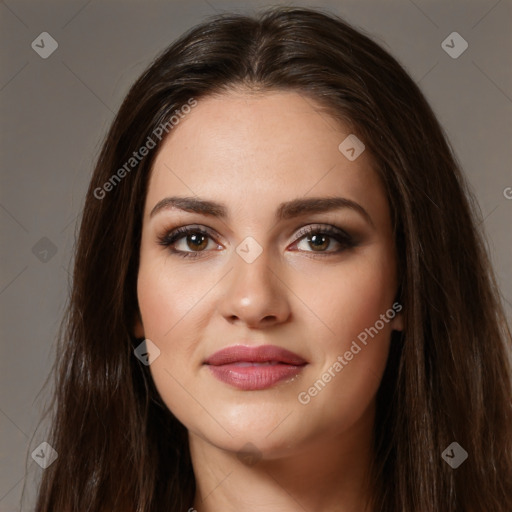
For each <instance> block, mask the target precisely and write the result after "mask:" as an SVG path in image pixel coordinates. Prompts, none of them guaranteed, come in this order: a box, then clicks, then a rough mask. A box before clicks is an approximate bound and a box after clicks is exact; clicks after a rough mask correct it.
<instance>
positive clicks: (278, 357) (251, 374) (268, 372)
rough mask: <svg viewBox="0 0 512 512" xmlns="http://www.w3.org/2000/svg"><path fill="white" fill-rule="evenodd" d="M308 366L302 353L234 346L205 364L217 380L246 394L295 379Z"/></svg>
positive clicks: (210, 358)
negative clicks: (301, 355)
mask: <svg viewBox="0 0 512 512" xmlns="http://www.w3.org/2000/svg"><path fill="white" fill-rule="evenodd" d="M307 364H308V362H307V361H306V360H305V359H303V358H302V357H300V356H299V355H298V354H295V353H294V352H290V351H289V350H286V349H283V348H281V347H277V346H274V345H262V346H259V347H255V346H247V345H234V346H231V347H227V348H225V349H222V350H219V351H218V352H215V354H213V355H212V356H210V357H209V358H208V359H206V360H205V362H204V365H206V366H207V367H208V368H209V370H210V371H211V372H212V374H213V376H214V377H215V378H217V379H218V380H220V381H221V382H224V383H226V384H228V385H230V386H232V387H235V388H237V389H241V390H244V391H255V390H261V389H268V388H270V387H273V386H274V385H276V384H277V383H278V382H281V381H285V380H286V381H291V380H294V379H295V377H296V376H297V375H299V374H300V373H301V372H302V370H303V369H304V367H305V366H306V365H307Z"/></svg>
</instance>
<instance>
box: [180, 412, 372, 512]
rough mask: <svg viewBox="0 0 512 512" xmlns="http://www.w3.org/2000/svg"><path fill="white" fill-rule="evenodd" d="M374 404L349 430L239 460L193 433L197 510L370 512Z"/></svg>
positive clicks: (238, 511)
mask: <svg viewBox="0 0 512 512" xmlns="http://www.w3.org/2000/svg"><path fill="white" fill-rule="evenodd" d="M374 414H375V411H374V405H373V404H372V406H371V407H370V408H369V409H368V410H367V411H366V413H365V414H364V416H363V417H362V418H361V419H360V420H359V421H358V422H357V423H356V424H354V425H353V426H352V427H350V429H349V430H348V431H343V432H337V433H330V434H328V433H320V434H319V435H318V436H316V438H315V440H314V441H311V442H310V443H308V444H307V445H304V446H301V447H300V448H297V449H294V450H293V452H290V453H288V454H286V455H285V456H282V457H279V458H272V453H270V452H269V453H267V454H266V453H262V454H261V457H262V458H261V459H259V460H258V459H257V458H256V459H253V460H251V459H248V460H247V459H244V460H240V458H239V457H238V456H237V453H236V452H233V451H228V450H223V449H220V448H218V447H217V446H214V445H212V444H211V443H208V442H207V441H205V440H204V439H203V438H200V437H198V436H197V435H195V434H192V433H189V443H190V453H191V457H192V464H193V467H194V474H195V478H196V495H195V499H194V506H193V509H195V510H197V512H217V511H219V510H222V511H223V512H234V511H236V512H244V511H251V512H259V511H265V512H274V511H275V512H277V511H279V512H297V511H298V510H315V511H319V512H320V511H329V512H356V511H357V512H371V510H370V509H369V508H368V507H367V506H366V500H367V497H368V496H369V492H370V491H371V482H370V478H369V471H370V466H371V463H372V459H373V452H372V435H373V421H374Z"/></svg>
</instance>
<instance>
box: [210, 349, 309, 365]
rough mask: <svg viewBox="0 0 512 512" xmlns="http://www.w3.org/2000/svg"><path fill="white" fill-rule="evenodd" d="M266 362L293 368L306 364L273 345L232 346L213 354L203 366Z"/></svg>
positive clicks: (289, 352)
mask: <svg viewBox="0 0 512 512" xmlns="http://www.w3.org/2000/svg"><path fill="white" fill-rule="evenodd" d="M266 361H276V362H280V363H284V364H291V365H295V366H300V365H304V364H306V363H307V361H306V360H305V359H303V358H302V357H300V356H299V355H297V354H295V353H294V352H291V351H290V350H286V349H285V348H282V347H277V346H275V345H260V346H248V345H233V346H231V347H226V348H223V349H221V350H219V351H218V352H215V353H214V354H213V355H211V356H210V357H208V359H206V361H205V364H209V365H212V366H221V365H223V364H230V363H238V362H249V363H264V362H266Z"/></svg>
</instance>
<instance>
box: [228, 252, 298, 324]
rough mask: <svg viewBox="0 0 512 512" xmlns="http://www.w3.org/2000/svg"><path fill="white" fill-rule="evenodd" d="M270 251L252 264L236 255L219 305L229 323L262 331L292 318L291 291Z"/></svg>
mask: <svg viewBox="0 0 512 512" xmlns="http://www.w3.org/2000/svg"><path fill="white" fill-rule="evenodd" d="M267 252H268V251H265V250H264V251H263V253H262V254H261V255H260V256H259V257H258V258H257V259H256V260H255V261H253V262H252V263H248V262H246V261H244V259H242V258H241V257H240V256H239V255H238V254H236V253H234V254H233V264H234V268H233V270H232V271H231V272H230V273H229V275H228V276H227V283H226V284H225V287H226V288H225V290H224V291H223V292H224V293H223V296H222V299H221V304H220V311H221V314H222V315H223V317H224V318H225V319H226V320H227V321H228V322H229V323H237V322H238V323H243V324H246V325H247V326H248V327H250V328H260V329H261V328H267V327H270V326H273V325H277V324H280V323H283V322H286V321H287V320H288V319H289V317H290V315H291V309H290V302H289V293H290V291H289V289H288V288H287V286H286V284H285V282H284V280H283V276H281V275H279V269H278V265H275V264H274V265H272V262H270V261H269V258H267V255H266V253H267Z"/></svg>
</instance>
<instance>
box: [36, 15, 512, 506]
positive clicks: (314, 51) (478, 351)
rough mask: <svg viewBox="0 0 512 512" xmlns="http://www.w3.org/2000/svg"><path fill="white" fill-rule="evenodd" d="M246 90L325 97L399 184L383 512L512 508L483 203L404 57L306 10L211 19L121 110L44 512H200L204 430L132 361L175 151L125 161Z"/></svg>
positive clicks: (382, 445) (506, 381) (507, 399)
mask: <svg viewBox="0 0 512 512" xmlns="http://www.w3.org/2000/svg"><path fill="white" fill-rule="evenodd" d="M233 88H243V89H245V90H248V91H250V90H253V91H254V90H257V91H262V92H265V91H272V90H290V91H298V92H300V93H301V94H303V95H304V97H308V98H310V99H312V100H314V101H315V102H316V103H317V104H319V105H321V106H322V107H323V108H325V109H326V111H327V112H329V113H330V114H331V115H332V116H333V117H334V118H336V119H339V120H341V121H343V122H344V123H348V124H349V126H350V127H352V129H353V131H354V133H357V134H358V137H359V138H361V139H362V140H363V142H364V144H365V145H366V148H367V149H368V150H369V151H370V152H371V154H372V155H373V158H374V161H375V163H376V167H377V169H378V172H379V174H380V176H381V178H382V180H383V183H384V184H385V188H386V191H387V195H388V199H389V204H390V208H391V212H392V219H393V226H394V236H395V241H396V247H397V254H398V268H399V275H400V295H399V300H400V303H401V304H402V305H403V308H404V309H403V312H404V321H405V329H404V331H403V333H402V334H401V335H400V336H396V335H394V337H393V340H392V345H391V351H390V355H389V359H388V365H387V368H386V372H385V374H384V377H383V380H382V383H381V386H380V388H379V392H378V396H377V418H376V427H375V435H374V437H375V446H374V449H375V462H374V467H373V473H372V474H373V478H374V489H375V492H374V496H372V499H373V504H374V510H375V511H381V512H397V511H409V512H417V511H421V512H439V511H442V512H456V511H457V512H461V511H464V512H466V511H481V512H484V511H485V512H488V511H490V510H492V511H493V512H510V511H511V510H512V496H511V492H510V491H511V489H512V433H511V425H512V407H511V396H512V393H511V387H512V385H511V369H510V366H509V360H508V354H509V351H510V349H511V346H512V341H511V333H510V328H509V326H508V325H507V322H506V319H505V315H504V312H503V307H502V304H501V298H500V293H499V290H498V287H497V285H496V281H495V277H494V275H493V272H492V270H491V267H490V264H489V261H488V256H487V249H486V245H485V241H484V238H483V237H482V235H481V234H480V233H479V231H478V230H477V226H478V225H479V223H480V222H481V217H480V214H479V210H478V207H477V206H476V202H475V200H474V198H473V195H472V193H471V191H470V190H469V189H468V186H467V184H466V182H465V180H464V178H463V175H462V174H461V171H460V169H459V165H458V163H457V161H456V159H455V157H454V155H453V152H452V150H451V148H450V146H449V144H448V142H447V141H446V137H445V135H444V133H443V130H442V128H441V127H440V125H439V123H438V121H437V120H436V118H435V116H434V114H433V112H432V110H431V108H430V107H429V105H428V104H427V102H426V100H425V98H424V96H423V95H422V93H421V92H420V90H419V89H418V87H417V86H416V84H415V83H414V81H413V80H411V78H410V77H409V76H408V75H407V74H406V72H405V71H404V69H403V68H402V67H401V66H400V64H399V63H398V62H397V61H396V60H395V59H394V58H393V57H391V56H390V55H389V54H388V53H387V52H386V51H384V50H383V49H382V48H381V47H380V46H378V45H377V44H376V43H374V42H373V41H371V40H370V39H369V38H368V37H367V36H365V35H363V34H362V33H360V32H359V31H357V30H355V29H354V28H352V27H351V26H350V25H349V24H347V23H346V22H344V21H343V20H341V19H340V18H338V17H336V16H334V15H329V14H325V13H323V12H321V11H319V10H311V9H302V8H293V7H287V8H283V7H279V8H272V9H269V10H266V11H265V12H263V13H262V14H260V15H259V16H256V17H249V16H244V15H239V14H224V15H217V16H214V17H212V18H210V19H208V20H206V22H205V23H203V24H201V25H199V26H197V27H195V28H193V29H192V30H190V31H188V32H187V33H186V34H184V35H183V36H182V37H181V38H180V39H179V40H178V41H176V42H175V43H174V44H172V45H171V46H170V47H169V48H167V49H166V50H165V51H164V52H163V53H162V54H161V55H160V56H159V57H158V58H156V59H155V61H154V62H153V63H152V64H151V66H150V67H149V68H148V69H147V70H146V71H145V72H144V73H143V75H142V76H141V77H140V78H139V79H138V80H137V81H136V83H135V84H134V85H133V86H132V88H131V89H130V91H129V93H128V95H127V96H126V98H125V100H124V102H123V104H122V106H121V108H120V109H119V112H118V114H117V116H116V118H115V120H114V121H113V124H112V126H111V128H110V131H109V132H108V134H107V137H106V140H105V142H104V145H103V148H102V151H101V153H100V156H99V158H98V162H97V165H96V168H95V171H94V175H93V177H92V180H91V183H90V187H89V190H88V193H87V197H86V202H85V208H84V211H83V218H82V221H81V227H80V234H79V239H78V244H77V248H76V258H75V267H74V275H73V285H72V293H71V298H70V303H69V308H68V312H67V315H66V318H65V319H64V323H63V326H62V331H61V336H60V341H59V348H58V361H57V362H56V365H57V368H56V370H55V375H56V382H55V400H54V403H53V404H52V406H51V408H50V410H49V412H52V416H51V419H52V425H53V426H52V431H51V436H50V438H49V439H48V441H49V443H50V444H51V445H52V446H53V447H54V449H55V450H56V451H57V452H58V454H59V457H58V458H57V460H56V461H55V462H54V463H53V464H52V465H51V466H50V467H49V468H48V469H46V470H45V471H44V474H43V478H42V481H41V485H40V489H39V495H38V502H37V509H36V510H37V511H38V512H55V511H66V512H72V511H80V512H86V511H90V512H100V511H107V510H108V511H120V512H128V511H134V512H135V511H137V512H139V511H140V512H149V511H155V512H156V511H161V510H169V511H176V512H178V511H180V512H181V511H185V510H188V508H189V507H191V505H192V502H193V497H194V493H195V480H194V473H193V468H192V464H191V460H190V455H189V448H188V440H187V431H186V429H185V427H184V426H183V425H182V424H180V423H179V422H178V421H177V420H176V418H175V417H174V416H173V415H172V413H171V412H170V411H169V410H168V409H167V407H166V406H165V404H164V403H163V402H162V400H161V398H160V397H159V395H158V392H157V391H156V389H155V387H154V385H153V381H152V379H151V375H150V373H149V370H148V367H147V366H145V365H143V364H142V363H141V362H140V361H139V360H138V359H137V358H135V357H134V355H133V350H134V348H135V347H136V346H137V345H138V344H139V343H140V340H137V339H135V338H134V335H133V332H132V326H133V324H134V319H135V315H137V312H138V307H137V295H136V279H137V270H138V255H139V249H140V237H141V226H142V211H143V204H144V199H145V195H146V189H147V183H148V176H149V173H150V170H151V166H152V162H153V161H154V158H155V155H156V153H157V151H158V148H159V147H160V145H161V140H158V139H156V141H155V142H156V147H155V148H154V149H151V150H150V151H149V154H147V156H145V157H144V158H142V159H141V160H140V161H137V162H136V165H133V166H132V164H133V161H132V162H131V164H130V167H126V163H127V162H130V158H132V157H133V153H134V152H137V151H138V149H139V148H141V147H142V146H144V145H146V144H147V141H148V137H151V138H152V139H153V140H154V139H155V130H157V129H158V127H159V126H162V124H164V125H165V123H166V122H167V123H168V124H167V128H168V131H169V133H170V134H171V135H170V136H172V129H173V128H172V126H170V125H169V120H170V119H171V116H173V115H175V111H176V110H178V111H180V109H181V108H182V107H183V105H186V104H187V103H188V102H190V100H191V98H193V99H195V100H196V101H200V99H201V98H203V97H206V96H208V95H211V94H215V93H222V92H228V91H230V90H232V89H233ZM192 115H193V114H192ZM157 133H158V132H157ZM162 140H163V137H162ZM123 166H125V167H124V168H125V170H126V172H125V173H121V174H122V180H119V181H115V182H114V181H112V176H113V175H114V174H116V173H117V171H118V169H120V168H123ZM127 169H129V170H127ZM117 175H118V177H119V173H118V174H117ZM109 180H111V181H110V183H111V186H107V187H105V183H107V182H109ZM99 189H101V190H103V191H105V192H101V193H99V192H98V190H99ZM107 189H108V190H107ZM454 441H456V442H457V443H459V445H460V446H461V447H463V448H464V449H465V450H466V452H467V453H468V459H467V460H466V461H465V462H464V463H463V464H462V465H460V467H458V468H457V469H452V467H450V466H449V465H448V464H447V463H446V462H445V460H443V457H442V452H443V451H444V450H445V448H446V447H448V446H449V445H450V444H451V443H452V442H454Z"/></svg>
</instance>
